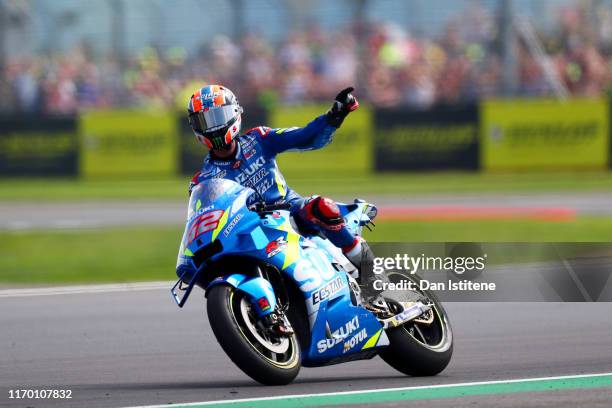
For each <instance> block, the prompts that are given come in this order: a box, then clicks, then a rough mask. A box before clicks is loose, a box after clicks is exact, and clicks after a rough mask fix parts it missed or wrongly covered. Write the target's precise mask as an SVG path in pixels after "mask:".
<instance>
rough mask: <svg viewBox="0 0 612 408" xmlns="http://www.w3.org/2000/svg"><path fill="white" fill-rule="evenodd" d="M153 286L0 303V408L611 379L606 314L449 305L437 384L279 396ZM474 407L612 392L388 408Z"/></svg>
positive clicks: (591, 401)
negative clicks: (450, 334) (13, 391)
mask: <svg viewBox="0 0 612 408" xmlns="http://www.w3.org/2000/svg"><path fill="white" fill-rule="evenodd" d="M158 286H159V285H151V287H149V288H144V289H132V290H129V291H110V292H104V291H102V292H98V293H76V294H47V295H44V296H39V295H36V294H37V292H32V293H29V296H26V295H28V293H27V291H26V292H22V293H21V294H19V292H17V293H16V292H14V291H13V292H10V291H9V292H6V291H0V327H2V329H1V331H0V349H1V350H2V352H1V353H0V406H7V407H12V406H15V407H17V406H19V407H22V406H24V407H25V406H27V407H43V406H44V407H47V406H52V407H53V406H79V407H85V406H86V407H116V406H135V405H148V404H167V403H180V402H200V401H214V400H224V399H238V398H251V397H267V396H272V395H288V394H310V393H323V392H336V391H354V390H361V389H380V388H392V387H410V386H419V385H429V384H455V383H465V382H476V381H490V380H507V379H522V378H532V377H548V376H562V375H574V374H590V373H610V372H612V318H611V317H610V311H611V308H610V304H607V303H564V304H563V303H522V304H521V303H479V304H476V303H451V304H447V310H448V312H449V315H450V318H451V322H452V323H453V327H454V332H455V353H454V357H453V360H452V362H451V364H450V365H449V367H448V368H447V369H446V371H444V372H443V373H442V374H441V375H439V376H437V377H434V378H411V377H405V376H402V375H400V374H399V373H397V372H396V371H394V370H393V369H392V368H390V367H388V366H387V365H386V364H385V363H384V362H383V361H382V360H380V359H379V358H375V359H373V360H370V361H360V362H355V363H349V364H344V365H337V366H331V367H324V368H316V369H312V368H311V369H302V371H301V373H300V375H299V376H298V378H297V379H296V381H295V382H294V383H293V384H291V385H289V386H285V387H263V386H260V385H258V384H256V383H255V382H253V381H251V380H250V379H249V378H248V377H246V376H245V375H244V374H243V373H242V372H241V371H240V370H239V369H237V368H236V367H235V366H234V365H233V364H232V363H231V362H230V360H229V359H228V358H227V357H226V356H225V354H224V353H223V352H222V350H221V348H220V347H219V345H218V344H217V343H216V340H215V339H214V337H213V334H212V332H211V331H210V329H209V326H208V323H207V321H206V318H205V310H204V307H203V302H202V299H203V295H202V292H201V291H199V292H197V293H194V295H193V297H192V299H191V300H190V302H189V303H188V304H187V305H186V307H185V309H184V310H180V309H178V308H177V307H176V306H175V305H174V303H173V301H172V300H171V298H170V295H169V292H168V291H167V290H166V289H156V287H158ZM33 294H34V295H33ZM8 295H11V296H8ZM10 388H29V389H43V388H55V389H70V390H72V391H73V394H72V395H73V399H72V400H64V401H53V400H27V401H26V400H14V399H13V400H10V399H8V389H10ZM474 405H477V406H486V407H515V406H530V407H531V406H533V407H560V406H568V407H569V406H571V407H575V406H588V407H610V406H612V388H610V387H609V386H608V387H607V388H596V389H577V390H576V389H574V390H558V391H539V392H534V393H532V392H527V393H516V394H500V395H488V396H471V397H469V396H468V397H455V398H450V399H434V400H423V401H418V400H417V401H411V402H406V401H403V402H390V403H388V404H387V405H386V406H402V407H405V406H409V407H411V406H427V407H433V406H435V407H437V406H443V407H467V406H474Z"/></svg>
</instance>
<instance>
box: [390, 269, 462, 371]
mask: <svg viewBox="0 0 612 408" xmlns="http://www.w3.org/2000/svg"><path fill="white" fill-rule="evenodd" d="M394 275H396V276H391V275H390V276H389V278H390V280H391V281H396V280H397V279H410V280H413V281H416V279H415V278H414V276H411V275H404V274H400V273H395V274H394ZM418 294H419V295H420V296H422V297H423V298H427V300H428V301H429V302H431V303H432V304H433V306H432V313H433V322H431V323H430V324H422V323H419V322H415V321H410V322H408V323H406V324H404V325H402V326H400V327H396V328H392V329H387V331H386V333H387V336H388V337H389V342H390V345H389V347H387V348H386V349H384V350H383V351H382V352H381V353H380V356H381V358H382V359H383V360H384V361H385V362H386V363H387V364H389V365H390V366H391V367H393V368H395V369H396V370H398V371H400V372H402V373H404V374H407V375H411V376H434V375H437V374H439V373H440V372H442V371H443V370H444V369H445V368H446V366H447V365H448V363H449V362H450V360H451V357H452V355H453V331H452V328H451V325H450V322H449V320H448V316H447V314H446V311H445V310H444V308H443V307H442V304H441V303H440V301H439V300H438V298H437V297H436V296H435V295H434V294H433V293H431V292H430V291H418Z"/></svg>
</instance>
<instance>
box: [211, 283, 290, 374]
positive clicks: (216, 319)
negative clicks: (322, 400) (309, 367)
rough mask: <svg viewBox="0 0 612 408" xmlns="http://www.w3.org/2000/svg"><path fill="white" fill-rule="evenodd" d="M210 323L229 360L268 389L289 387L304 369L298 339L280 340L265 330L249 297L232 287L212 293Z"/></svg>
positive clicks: (223, 287) (217, 286) (218, 286)
mask: <svg viewBox="0 0 612 408" xmlns="http://www.w3.org/2000/svg"><path fill="white" fill-rule="evenodd" d="M207 298H208V301H207V311H208V320H209V321H210V326H211V327H212V330H213V333H215V337H216V338H217V341H218V342H219V344H220V345H221V347H222V348H223V350H224V351H225V353H226V354H227V355H228V356H229V358H230V359H231V360H232V361H233V362H234V364H236V365H237V366H238V368H240V369H241V370H242V371H244V373H245V374H247V375H248V376H249V377H251V378H252V379H254V380H255V381H257V382H259V383H261V384H264V385H285V384H289V383H290V382H291V381H293V379H294V378H295V377H296V376H297V375H298V372H299V371H300V365H301V355H300V348H299V345H298V340H297V337H296V335H295V334H294V335H292V336H291V337H278V336H273V335H270V334H269V333H267V332H265V331H263V330H261V328H260V327H259V326H258V325H257V318H256V315H255V311H254V310H253V307H252V306H251V302H250V301H249V299H248V295H246V294H245V293H244V292H241V291H239V290H236V289H235V288H234V287H232V286H228V285H216V286H213V287H212V288H211V289H210V290H209V291H208V296H207Z"/></svg>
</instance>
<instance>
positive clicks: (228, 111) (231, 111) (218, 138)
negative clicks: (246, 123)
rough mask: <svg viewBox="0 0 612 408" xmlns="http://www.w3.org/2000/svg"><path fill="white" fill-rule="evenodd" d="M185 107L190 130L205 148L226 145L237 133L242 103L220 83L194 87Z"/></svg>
mask: <svg viewBox="0 0 612 408" xmlns="http://www.w3.org/2000/svg"><path fill="white" fill-rule="evenodd" d="M187 111H188V113H189V125H190V126H191V129H192V130H193V133H195V135H196V138H197V139H198V140H199V141H200V143H202V144H204V145H205V146H207V147H208V148H209V149H226V148H227V147H229V145H230V144H231V143H232V140H234V138H236V136H238V134H239V133H240V124H241V119H242V116H241V114H242V107H241V106H240V105H239V104H238V99H237V98H236V96H235V95H234V93H233V92H232V91H230V90H229V89H228V88H226V87H224V86H221V85H207V86H205V87H203V88H200V89H198V90H196V91H195V92H194V94H193V95H191V98H190V99H189V103H188V105H187Z"/></svg>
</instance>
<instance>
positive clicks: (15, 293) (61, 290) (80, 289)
mask: <svg viewBox="0 0 612 408" xmlns="http://www.w3.org/2000/svg"><path fill="white" fill-rule="evenodd" d="M171 287H172V282H170V281H168V282H138V283H120V284H109V285H82V286H58V287H50V288H23V289H3V290H0V298H11V297H28V296H53V295H77V294H89V293H110V292H133V291H145V290H159V289H168V290H170V288H171Z"/></svg>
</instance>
